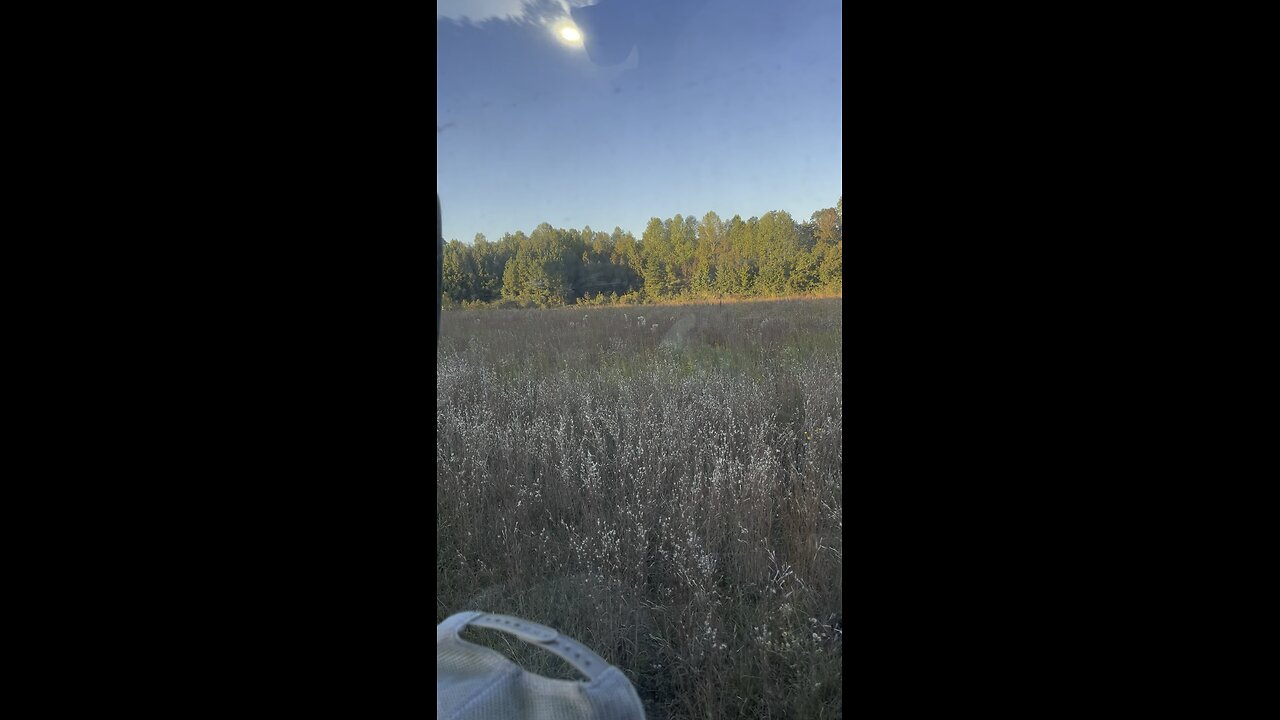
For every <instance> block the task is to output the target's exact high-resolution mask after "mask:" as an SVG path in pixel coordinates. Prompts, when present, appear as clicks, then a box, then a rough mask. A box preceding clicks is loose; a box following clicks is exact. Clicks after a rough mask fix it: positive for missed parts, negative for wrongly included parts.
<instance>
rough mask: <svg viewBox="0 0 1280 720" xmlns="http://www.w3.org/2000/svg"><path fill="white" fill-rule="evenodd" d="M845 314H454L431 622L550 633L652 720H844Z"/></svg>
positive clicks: (441, 434) (770, 310)
mask: <svg viewBox="0 0 1280 720" xmlns="http://www.w3.org/2000/svg"><path fill="white" fill-rule="evenodd" d="M841 302H842V301H841V300H838V299H830V300H807V301H794V300H793V301H784V302H776V303H766V302H760V303H739V304H729V305H724V306H720V305H697V306H681V307H652V306H647V307H628V308H619V307H603V308H589V309H584V308H580V307H578V308H566V309H562V310H544V311H538V310H517V311H501V310H485V311H455V312H451V313H448V314H446V315H445V317H444V321H443V328H442V339H441V348H440V351H439V353H438V355H437V385H436V393H437V408H436V423H437V441H436V470H437V486H436V487H437V489H436V506H437V511H438V515H437V524H436V541H437V551H436V552H437V554H436V588H437V606H436V619H437V622H439V621H440V620H443V619H444V618H445V617H447V616H448V615H450V614H452V613H454V612H458V611H461V610H467V609H474V610H483V611H486V612H501V613H509V614H512V615H518V616H522V617H525V618H528V619H530V620H534V621H537V622H541V623H544V624H546V625H550V626H552V627H555V628H557V629H559V630H560V631H561V632H564V633H566V634H568V635H571V636H573V637H575V638H577V639H578V640H580V641H582V642H584V643H586V644H587V645H589V646H590V647H591V648H593V649H594V650H595V651H596V652H598V653H599V654H600V655H601V656H602V657H604V658H605V659H606V660H608V661H609V662H611V663H613V664H614V665H617V666H618V667H619V668H621V669H622V670H623V671H624V672H626V673H627V675H628V676H629V677H630V678H631V680H632V682H633V683H634V684H635V686H636V689H637V691H638V692H639V694H640V697H641V699H642V700H643V701H644V704H645V708H646V712H647V713H648V714H649V717H651V718H657V719H661V718H672V719H674V718H738V717H745V718H755V717H759V718H832V717H839V716H840V715H841V712H842V698H841V689H840V674H841V653H842V643H843V619H842V617H841V614H840V607H841V592H842V590H841V589H842V582H843V579H842V573H841V556H842V553H843V543H842V541H841V528H842V523H843V509H842V503H841V482H842V476H841V460H842V452H843V438H842V436H841V420H842V416H843V403H842V378H841V344H840V340H841V315H840V306H841ZM640 316H643V319H641V317H640ZM655 324H656V325H657V327H656V328H654V327H653V326H654V325H655ZM468 632H469V633H474V636H473V639H475V640H476V641H477V642H482V643H484V644H488V645H491V646H493V647H497V648H499V649H501V650H502V651H503V652H504V653H505V654H507V655H508V656H509V657H512V658H513V659H515V660H517V661H518V662H520V663H521V664H522V665H523V666H524V667H526V668H527V669H529V670H531V671H534V672H539V673H542V674H545V675H548V676H552V677H562V678H573V677H576V676H575V675H574V674H573V671H572V670H571V669H570V668H569V667H568V666H567V665H565V664H563V663H561V662H560V661H559V660H558V659H556V658H554V657H553V656H551V655H550V654H548V653H544V652H542V651H540V650H537V649H536V648H532V647H531V646H527V645H524V644H521V643H519V642H518V641H510V640H508V639H506V638H505V636H498V635H496V634H491V633H488V632H487V631H468ZM491 635H492V636H491Z"/></svg>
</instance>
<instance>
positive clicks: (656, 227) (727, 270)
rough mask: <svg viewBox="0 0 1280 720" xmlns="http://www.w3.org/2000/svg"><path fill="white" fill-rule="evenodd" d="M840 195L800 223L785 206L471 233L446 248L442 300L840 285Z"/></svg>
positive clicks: (757, 293) (621, 296) (692, 294)
mask: <svg viewBox="0 0 1280 720" xmlns="http://www.w3.org/2000/svg"><path fill="white" fill-rule="evenodd" d="M843 202H844V201H843V199H841V200H840V201H837V202H836V206H835V207H834V208H823V209H822V210H819V211H817V212H815V213H813V215H812V216H811V217H810V219H809V220H808V221H806V222H796V221H795V220H794V219H793V218H792V217H791V215H790V214H788V213H786V212H782V211H773V212H767V213H765V214H764V215H763V216H761V217H758V218H757V217H752V218H750V219H748V220H743V219H742V218H741V217H740V216H737V215H735V216H733V217H732V218H730V219H729V220H727V221H726V220H721V219H720V217H719V216H718V215H716V214H715V213H714V212H709V213H707V214H706V215H703V216H702V218H701V219H697V218H695V217H694V216H692V215H689V216H682V215H679V214H677V215H676V216H675V217H673V218H669V219H666V220H663V219H660V218H656V217H655V218H652V219H650V220H649V223H648V224H647V225H646V227H645V229H644V232H643V233H642V234H641V237H640V239H639V240H637V239H636V238H635V236H634V235H632V234H631V233H630V232H624V231H623V230H622V229H621V228H617V227H615V228H614V229H613V232H612V233H604V232H599V231H596V230H592V229H591V227H590V226H588V227H585V228H583V229H582V230H574V229H568V230H565V229H561V228H553V227H551V225H549V224H547V223H542V224H541V225H539V226H538V227H537V228H536V229H534V231H533V233H532V234H530V235H525V234H524V233H523V232H516V233H514V234H512V233H507V234H505V235H503V236H502V239H501V240H499V241H498V242H496V243H491V242H489V241H488V240H487V239H486V238H485V237H484V235H480V234H478V235H476V237H475V241H474V243H472V244H470V245H468V244H464V243H462V242H459V241H458V240H452V241H450V242H449V243H448V244H447V245H446V246H445V251H444V292H445V296H446V299H445V304H446V306H450V305H457V304H462V305H463V306H470V305H472V304H484V303H498V304H502V305H507V306H512V307H514V306H521V307H528V306H536V307H556V306H563V305H571V304H575V303H579V304H589V305H590V304H606V303H609V304H615V303H635V302H641V301H652V300H663V299H677V298H690V299H692V298H699V297H703V298H705V297H716V296H721V297H723V296H730V297H778V296H785V295H804V294H815V293H816V294H830V293H840V292H841V290H842V285H841V283H842V277H841V269H842V253H843V248H844V243H843V237H842V233H841V227H842V214H843Z"/></svg>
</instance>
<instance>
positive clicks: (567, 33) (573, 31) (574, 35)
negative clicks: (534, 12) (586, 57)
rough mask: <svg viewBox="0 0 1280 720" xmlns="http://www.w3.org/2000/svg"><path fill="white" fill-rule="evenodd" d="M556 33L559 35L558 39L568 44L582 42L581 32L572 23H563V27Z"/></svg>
mask: <svg viewBox="0 0 1280 720" xmlns="http://www.w3.org/2000/svg"><path fill="white" fill-rule="evenodd" d="M557 34H558V35H559V36H560V39H561V40H562V41H564V42H566V43H568V44H570V45H577V44H578V43H580V42H582V33H581V32H580V31H579V30H578V28H576V27H574V26H572V25H565V26H564V27H562V28H560V31H559V32H558V33H557Z"/></svg>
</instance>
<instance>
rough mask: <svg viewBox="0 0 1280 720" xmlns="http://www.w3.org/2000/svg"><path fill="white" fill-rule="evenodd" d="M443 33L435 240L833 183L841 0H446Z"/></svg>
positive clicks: (723, 204)
mask: <svg viewBox="0 0 1280 720" xmlns="http://www.w3.org/2000/svg"><path fill="white" fill-rule="evenodd" d="M588 5H592V6H594V7H590V8H586V9H585V10H579V11H578V12H579V13H584V15H582V16H580V17H579V19H580V20H581V22H574V20H573V18H572V17H571V15H570V9H571V7H575V6H588ZM565 26H572V27H574V28H576V29H578V30H579V32H580V33H581V34H582V35H583V36H584V37H583V39H582V40H581V41H576V42H575V41H573V40H566V39H564V36H563V35H562V34H561V31H563V30H564V28H565ZM436 35H437V38H438V41H439V42H438V50H437V53H438V55H437V61H438V64H437V67H438V71H437V73H438V75H437V80H438V91H437V95H436V149H437V165H436V185H437V191H438V192H439V194H440V202H441V205H442V207H443V220H444V237H445V240H451V239H455V238H456V239H458V240H462V241H463V242H470V241H471V239H472V238H473V236H474V235H475V234H476V233H484V234H485V236H486V237H487V238H488V239H489V240H491V241H496V240H498V239H499V238H500V237H501V236H502V234H503V233H505V232H514V231H516V230H522V231H524V232H525V233H528V232H530V231H531V230H533V228H534V227H536V226H537V225H538V223H541V222H549V223H551V224H552V225H554V226H556V227H573V228H578V229H581V228H582V227H583V226H585V225H590V226H591V227H592V228H593V229H595V230H603V231H605V232H609V231H612V230H613V228H614V226H615V225H617V226H621V227H622V229H623V230H630V231H631V232H633V233H635V234H636V236H637V237H639V235H640V233H641V232H642V231H643V230H644V225H645V223H646V222H647V221H648V219H649V218H650V217H653V216H657V217H663V218H667V217H671V216H672V215H675V214H676V213H682V214H686V215H687V214H695V215H697V216H699V217H701V215H702V214H703V213H705V212H707V211H708V210H714V211H716V212H717V213H718V214H719V215H720V216H721V217H722V218H725V219H727V218H729V217H732V216H733V215H734V214H740V215H742V217H743V218H747V217H750V216H752V215H760V214H762V213H765V212H767V211H769V210H786V211H788V212H790V213H791V214H792V215H793V216H794V217H795V218H796V219H797V220H802V219H805V218H807V217H808V216H809V214H810V213H812V212H813V211H815V210H818V209H820V208H824V207H834V206H835V203H836V200H837V198H839V197H840V196H841V194H842V187H841V182H842V177H841V153H842V143H841V129H842V112H841V108H842V90H841V86H842V74H841V9H840V3H839V2H838V0H795V1H788V0H772V1H770V2H765V1H764V0H532V1H530V0H524V1H521V0H452V1H450V0H439V1H438V2H437V21H436ZM588 46H589V47H588Z"/></svg>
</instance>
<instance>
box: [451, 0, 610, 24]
mask: <svg viewBox="0 0 1280 720" xmlns="http://www.w3.org/2000/svg"><path fill="white" fill-rule="evenodd" d="M596 1H597V0H436V19H437V20H439V19H441V18H447V19H450V20H469V21H471V22H473V23H479V22H484V21H486V20H538V19H543V18H545V17H547V16H549V15H555V16H565V15H568V14H569V8H570V7H580V6H582V5H592V4H595V2H596Z"/></svg>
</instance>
